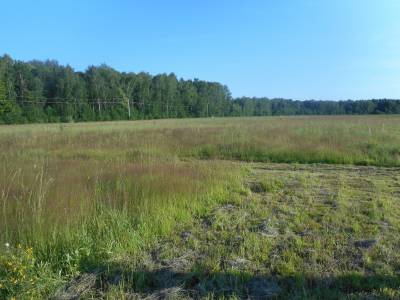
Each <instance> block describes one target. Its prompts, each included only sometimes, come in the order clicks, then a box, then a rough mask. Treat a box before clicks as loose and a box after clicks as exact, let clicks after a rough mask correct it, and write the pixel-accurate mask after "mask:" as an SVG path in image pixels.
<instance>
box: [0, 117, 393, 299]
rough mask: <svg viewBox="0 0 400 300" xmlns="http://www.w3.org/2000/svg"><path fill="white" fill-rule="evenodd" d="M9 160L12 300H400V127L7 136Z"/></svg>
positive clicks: (231, 127) (1, 132) (224, 121)
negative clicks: (117, 299)
mask: <svg viewBox="0 0 400 300" xmlns="http://www.w3.org/2000/svg"><path fill="white" fill-rule="evenodd" d="M0 162H1V164H0V209H1V210H0V233H1V236H0V242H1V245H0V298H5V299H8V298H12V297H17V299H30V298H34V299H41V298H47V297H51V296H54V297H55V298H57V297H58V299H69V298H70V299H72V298H73V297H79V296H81V297H83V298H108V299H114V298H126V299H137V298H146V297H147V298H151V297H152V298H248V297H250V298H261V299H264V298H281V299H286V298H293V299H323V298H324V299H329V298H330V299H338V298H349V299H365V298H367V297H370V298H381V299H396V298H400V277H399V276H400V254H399V251H398V249H399V247H400V235H399V234H398V232H399V229H400V222H399V217H400V202H399V200H400V168H399V167H400V117H399V116H331V117H325V116H324V117H322V116H321V117H269V118H215V119H182V120H157V121H134V122H105V123H84V124H50V125H16V126H0ZM68 297H69V298H68Z"/></svg>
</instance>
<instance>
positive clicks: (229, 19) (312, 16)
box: [0, 0, 400, 100]
mask: <svg viewBox="0 0 400 300" xmlns="http://www.w3.org/2000/svg"><path fill="white" fill-rule="evenodd" d="M1 6H2V8H1V17H0V55H1V54H4V53H7V54H9V55H11V56H12V57H13V58H15V59H20V60H31V59H42V60H43V59H47V58H51V59H56V60H58V61H59V62H60V63H62V64H70V65H71V66H72V67H74V68H75V69H76V70H84V69H85V68H86V67H87V66H88V65H98V64H101V63H106V64H108V65H109V66H111V67H113V68H115V69H117V70H119V71H133V72H139V71H147V72H149V73H151V74H157V73H164V72H165V73H170V72H174V73H175V74H176V75H177V76H178V77H183V78H186V79H188V78H200V79H204V80H210V81H218V82H221V83H223V84H226V85H228V86H229V88H230V90H231V92H232V94H233V96H243V95H245V96H266V97H271V98H272V97H285V98H293V99H333V100H337V99H350V98H352V99H363V98H383V97H387V98H400V1H399V0H374V1H373V0H335V1H328V0H320V1H311V0H310V1H308V0H279V1H278V0H198V1H196V0H169V1H164V0H142V1H135V0H132V1H128V0H114V1H111V0H109V1H102V0H97V1H95V0H87V1H85V0H81V1H76V0H69V1H66V0H59V1H54V0H53V1H50V0H36V1H18V0H14V1H3V2H2V5H1Z"/></svg>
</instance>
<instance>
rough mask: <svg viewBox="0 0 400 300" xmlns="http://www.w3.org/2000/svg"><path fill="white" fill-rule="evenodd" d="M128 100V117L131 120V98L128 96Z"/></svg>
mask: <svg viewBox="0 0 400 300" xmlns="http://www.w3.org/2000/svg"><path fill="white" fill-rule="evenodd" d="M126 101H127V102H128V118H129V120H130V119H131V102H130V100H129V98H126Z"/></svg>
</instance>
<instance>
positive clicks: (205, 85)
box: [0, 55, 400, 123]
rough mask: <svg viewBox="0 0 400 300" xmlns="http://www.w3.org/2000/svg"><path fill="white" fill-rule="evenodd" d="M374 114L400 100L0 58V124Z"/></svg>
mask: <svg viewBox="0 0 400 300" xmlns="http://www.w3.org/2000/svg"><path fill="white" fill-rule="evenodd" d="M379 113H400V101H397V100H368V101H340V102H336V101H292V100H287V99H267V98H237V99H233V98H232V97H231V94H230V92H229V89H228V88H227V87H226V86H224V85H222V84H220V83H217V82H207V81H202V80H198V79H195V80H183V79H178V78H177V77H176V76H175V75H174V74H160V75H155V76H152V75H150V74H148V73H144V72H141V73H125V72H118V71H116V70H114V69H112V68H110V67H108V66H106V65H101V66H90V67H89V68H88V69H87V70H86V71H85V72H76V71H74V70H73V69H72V68H71V67H70V66H62V65H60V64H58V63H57V62H56V61H52V60H48V61H44V62H43V61H30V62H22V61H17V60H13V59H12V58H11V57H10V56H8V55H4V56H2V57H0V123H33V122H72V121H96V120H126V119H157V118H186V117H207V116H263V115H299V114H301V115H308V114H324V115H325V114H379Z"/></svg>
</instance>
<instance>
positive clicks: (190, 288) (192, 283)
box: [96, 264, 400, 299]
mask: <svg viewBox="0 0 400 300" xmlns="http://www.w3.org/2000/svg"><path fill="white" fill-rule="evenodd" d="M103 270H104V271H102V272H99V275H98V277H97V283H96V288H97V289H99V290H101V291H104V292H106V291H107V290H110V289H111V288H113V287H116V286H120V285H121V284H122V285H123V286H124V290H126V295H127V296H128V297H127V298H129V296H131V297H132V298H138V297H143V298H146V297H147V298H152V299H169V298H179V297H186V298H193V299H199V298H202V297H205V296H211V297H212V298H218V299H219V298H230V297H236V298H239V299H293V298H296V299H343V298H351V299H366V298H368V299H370V298H371V297H372V299H397V298H396V297H399V296H400V276H395V275H393V276H391V275H378V274H375V275H362V274H359V273H349V274H346V275H341V276H325V277H321V276H312V275H303V274H296V275H293V276H278V275H268V276H263V275H251V274H249V273H246V272H238V271H232V272H209V271H206V268H205V267H203V266H199V265H198V266H196V267H195V268H194V271H190V272H179V271H176V270H173V269H172V268H163V269H158V270H146V269H142V270H132V269H130V268H129V267H127V266H122V265H118V264H115V265H108V266H107V267H106V268H104V269H103Z"/></svg>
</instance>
